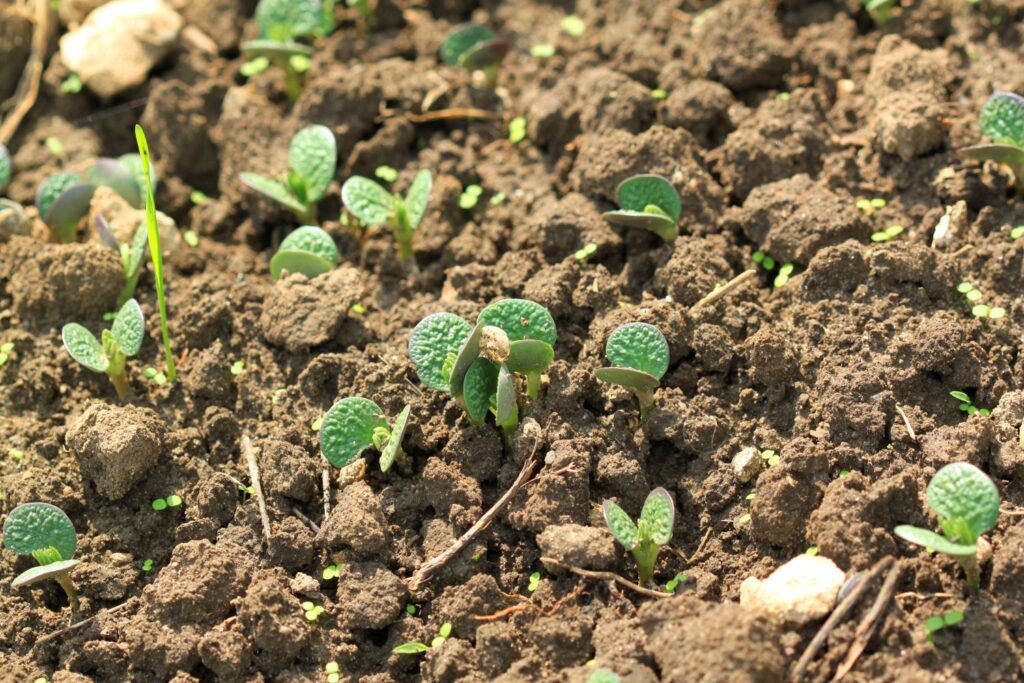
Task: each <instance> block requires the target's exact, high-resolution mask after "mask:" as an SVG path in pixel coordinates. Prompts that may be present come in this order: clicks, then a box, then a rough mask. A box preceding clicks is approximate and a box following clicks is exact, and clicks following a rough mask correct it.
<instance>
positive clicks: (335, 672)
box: [324, 659, 341, 683]
mask: <svg viewBox="0 0 1024 683" xmlns="http://www.w3.org/2000/svg"><path fill="white" fill-rule="evenodd" d="M324 673H325V674H327V683H340V681H341V667H340V666H338V662H336V661H335V660H333V659H332V660H331V661H329V662H327V663H326V664H324Z"/></svg>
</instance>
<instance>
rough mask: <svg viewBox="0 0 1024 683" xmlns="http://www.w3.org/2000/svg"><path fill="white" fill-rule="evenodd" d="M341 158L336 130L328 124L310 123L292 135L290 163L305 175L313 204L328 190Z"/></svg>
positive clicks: (310, 200)
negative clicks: (335, 137)
mask: <svg viewBox="0 0 1024 683" xmlns="http://www.w3.org/2000/svg"><path fill="white" fill-rule="evenodd" d="M337 162H338V147H337V142H336V141H335V139H334V133H332V132H331V129H330V128H328V127H327V126H308V127H306V128H303V129H302V130H300V131H299V132H298V133H296V134H295V136H294V137H293V138H292V141H291V144H290V146H289V148H288V164H289V165H290V166H291V167H292V170H294V171H295V172H296V173H298V174H299V175H300V176H302V180H303V182H304V184H305V190H306V203H308V204H314V203H316V202H318V201H320V199H322V198H323V196H324V195H325V194H327V188H328V186H330V184H331V181H332V180H333V179H334V171H335V168H336V166H337Z"/></svg>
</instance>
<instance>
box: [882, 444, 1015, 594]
mask: <svg viewBox="0 0 1024 683" xmlns="http://www.w3.org/2000/svg"><path fill="white" fill-rule="evenodd" d="M926 499H927V502H928V507H930V508H931V509H932V510H933V511H934V512H935V514H936V515H938V518H939V527H941V529H942V535H941V536H940V535H939V534H937V533H935V532H933V531H930V530H928V529H921V528H919V527H915V526H910V525H906V524H903V525H900V526H898V527H896V529H895V530H894V531H895V533H896V535H897V536H899V537H900V538H902V539H903V540H905V541H909V542H911V543H914V544H917V545H921V546H924V547H925V548H927V549H929V550H931V551H935V552H940V553H943V554H945V555H949V556H950V557H952V558H953V559H955V560H956V561H957V562H958V563H960V566H961V567H962V568H963V570H964V572H965V574H966V575H967V586H968V588H969V589H970V590H971V591H972V592H973V591H977V590H978V588H979V587H980V585H981V571H980V569H979V568H978V538H979V537H980V536H981V535H982V534H984V533H985V532H987V531H989V530H990V529H992V528H993V527H994V526H995V525H996V521H997V520H998V519H999V490H998V489H997V488H996V485H995V484H993V483H992V480H991V479H989V478H988V476H987V475H986V474H985V473H984V472H982V471H981V470H979V469H978V468H977V467H975V466H974V465H971V464H969V463H965V462H956V463H952V464H950V465H946V466H945V467H943V468H942V469H940V470H939V471H938V472H936V473H935V476H934V477H932V480H931V482H930V483H929V484H928V490H927V492H926Z"/></svg>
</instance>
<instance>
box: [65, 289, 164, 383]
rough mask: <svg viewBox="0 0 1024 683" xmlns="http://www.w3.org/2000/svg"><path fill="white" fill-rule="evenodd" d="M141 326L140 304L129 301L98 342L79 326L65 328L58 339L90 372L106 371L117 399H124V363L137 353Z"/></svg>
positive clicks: (141, 330) (68, 325) (126, 380)
mask: <svg viewBox="0 0 1024 683" xmlns="http://www.w3.org/2000/svg"><path fill="white" fill-rule="evenodd" d="M144 325H145V319H144V318H143V317H142V309H141V308H139V303H138V302H137V301H136V300H135V299H129V300H128V301H127V302H126V303H125V304H124V305H123V306H122V307H121V310H120V311H118V313H117V317H116V318H114V324H113V326H112V327H111V328H110V329H109V330H103V333H102V334H101V335H100V339H99V340H97V339H96V337H95V336H94V335H93V333H92V332H90V331H89V330H87V329H86V328H85V327H83V326H82V325H80V324H78V323H68V324H67V325H65V326H64V328H63V329H62V330H61V339H62V340H63V342H64V348H65V349H67V351H68V353H69V354H70V355H71V357H72V358H74V359H75V360H76V361H78V362H79V363H81V364H82V365H84V366H85V367H87V368H89V369H90V370H92V371H93V372H105V373H106V374H107V376H108V377H110V382H111V383H112V384H113V385H114V389H115V390H116V391H117V397H118V398H121V399H123V398H124V397H125V396H127V395H128V391H129V389H128V375H127V374H126V373H125V362H126V361H127V359H128V358H130V357H132V356H134V355H135V354H137V353H138V352H139V348H140V347H141V346H142V336H143V327H144Z"/></svg>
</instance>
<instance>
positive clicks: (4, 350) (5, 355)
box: [0, 342, 14, 368]
mask: <svg viewBox="0 0 1024 683" xmlns="http://www.w3.org/2000/svg"><path fill="white" fill-rule="evenodd" d="M13 353H14V342H4V343H3V344H0V368H2V367H3V366H5V365H6V364H7V361H8V360H10V358H11V354H13Z"/></svg>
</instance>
